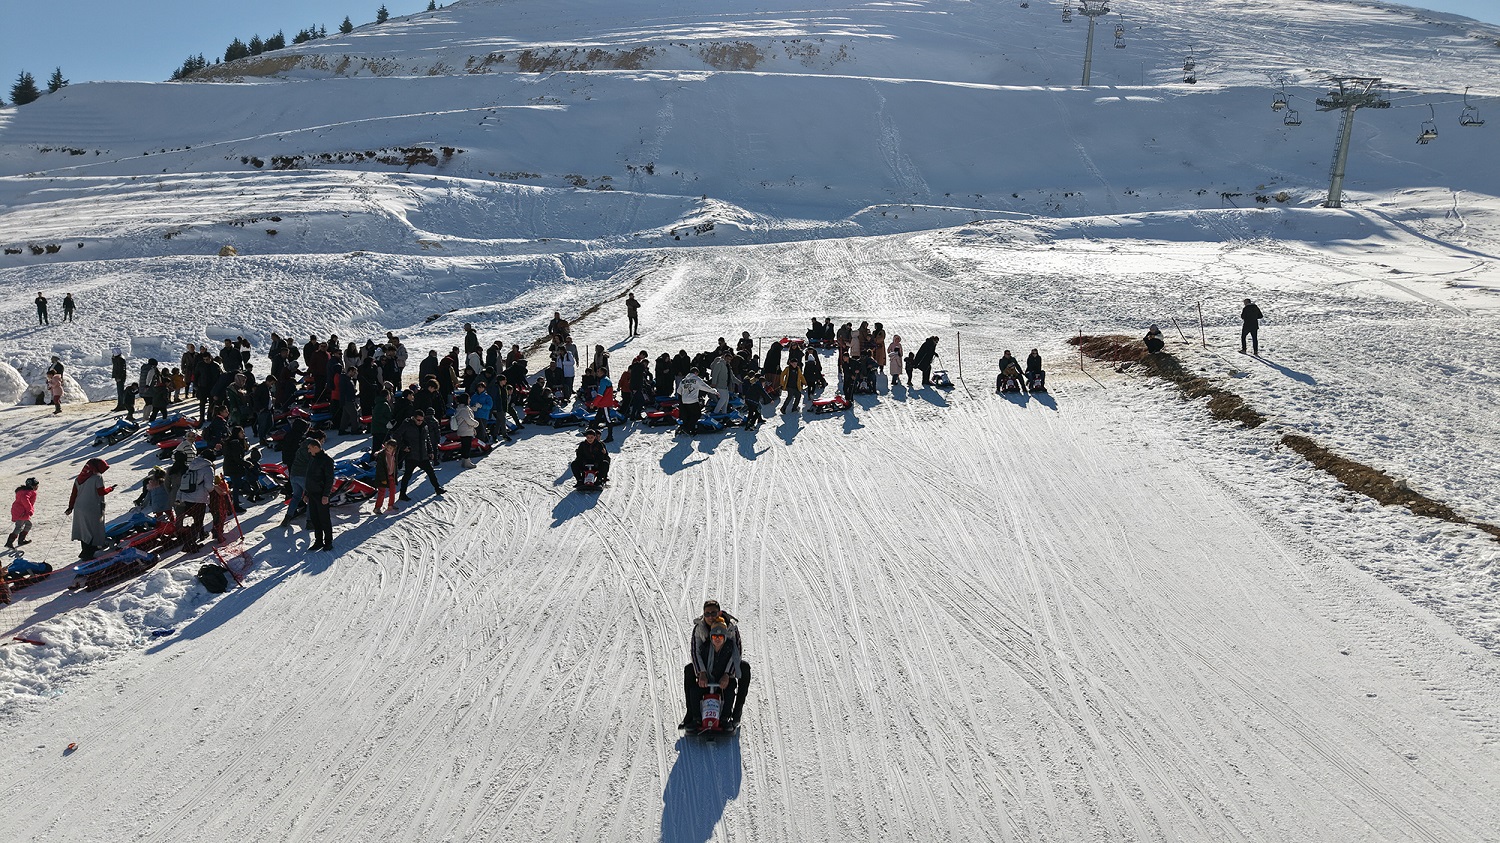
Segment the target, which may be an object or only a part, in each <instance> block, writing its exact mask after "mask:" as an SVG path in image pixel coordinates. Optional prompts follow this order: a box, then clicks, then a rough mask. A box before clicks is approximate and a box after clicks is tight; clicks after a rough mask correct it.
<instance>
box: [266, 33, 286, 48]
mask: <svg viewBox="0 0 1500 843" xmlns="http://www.w3.org/2000/svg"><path fill="white" fill-rule="evenodd" d="M285 46H286V35H285V34H283V33H282V31H281V30H279V29H278V30H276V34H275V35H272V36H271V37H270V38H267V39H266V52H268V53H269V52H271V51H272V50H279V49H281V48H282V47H285Z"/></svg>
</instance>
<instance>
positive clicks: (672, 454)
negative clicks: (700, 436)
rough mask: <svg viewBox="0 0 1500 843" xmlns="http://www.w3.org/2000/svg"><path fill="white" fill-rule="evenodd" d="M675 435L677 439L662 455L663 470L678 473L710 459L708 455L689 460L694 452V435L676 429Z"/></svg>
mask: <svg viewBox="0 0 1500 843" xmlns="http://www.w3.org/2000/svg"><path fill="white" fill-rule="evenodd" d="M673 437H674V439H675V441H674V442H673V443H672V447H671V448H669V449H667V452H666V453H665V454H662V455H661V470H662V471H665V472H666V473H667V474H676V473H677V472H679V471H681V470H683V469H684V468H688V467H689V466H694V465H697V464H698V463H700V462H703V461H704V460H706V459H708V457H707V456H704V457H701V458H700V459H696V460H693V461H692V462H688V459H687V458H688V455H689V454H691V453H693V436H692V435H691V434H687V433H680V434H679V433H676V432H675V431H674V432H673Z"/></svg>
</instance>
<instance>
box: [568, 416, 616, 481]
mask: <svg viewBox="0 0 1500 843" xmlns="http://www.w3.org/2000/svg"><path fill="white" fill-rule="evenodd" d="M590 465H592V466H593V467H594V470H595V471H597V472H598V473H599V485H601V486H602V485H604V482H605V481H606V480H608V479H609V450H608V449H607V448H605V447H604V443H603V442H600V441H599V431H598V429H596V428H593V427H590V428H589V429H588V430H586V431H584V433H583V441H582V442H579V443H578V452H577V456H575V457H574V458H573V462H572V463H571V464H570V465H569V468H571V469H572V470H573V482H574V483H582V482H583V469H584V468H585V467H587V466H590Z"/></svg>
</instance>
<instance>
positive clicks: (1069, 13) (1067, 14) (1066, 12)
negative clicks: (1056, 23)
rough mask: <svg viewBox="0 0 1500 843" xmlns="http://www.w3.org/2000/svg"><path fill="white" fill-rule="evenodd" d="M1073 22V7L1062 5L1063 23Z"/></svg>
mask: <svg viewBox="0 0 1500 843" xmlns="http://www.w3.org/2000/svg"><path fill="white" fill-rule="evenodd" d="M1072 22H1073V7H1072V6H1063V23H1072Z"/></svg>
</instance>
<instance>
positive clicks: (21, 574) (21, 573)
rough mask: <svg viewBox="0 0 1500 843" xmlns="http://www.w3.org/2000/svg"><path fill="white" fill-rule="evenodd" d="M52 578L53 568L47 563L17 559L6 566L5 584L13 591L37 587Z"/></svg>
mask: <svg viewBox="0 0 1500 843" xmlns="http://www.w3.org/2000/svg"><path fill="white" fill-rule="evenodd" d="M50 576H52V566H51V565H48V564H47V563H46V562H32V561H30V560H28V559H21V558H16V559H13V560H11V563H10V564H9V565H7V566H5V584H6V585H7V586H9V587H10V590H11V591H15V590H17V589H21V588H25V587H26V586H28V585H35V584H36V583H39V582H41V581H42V580H45V579H46V578H48V577H50Z"/></svg>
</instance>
